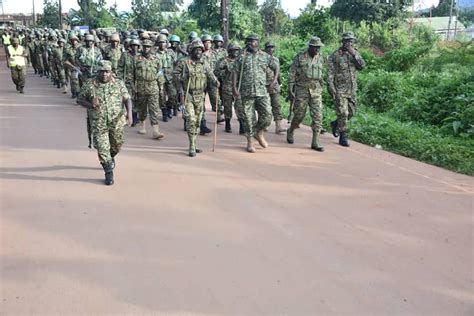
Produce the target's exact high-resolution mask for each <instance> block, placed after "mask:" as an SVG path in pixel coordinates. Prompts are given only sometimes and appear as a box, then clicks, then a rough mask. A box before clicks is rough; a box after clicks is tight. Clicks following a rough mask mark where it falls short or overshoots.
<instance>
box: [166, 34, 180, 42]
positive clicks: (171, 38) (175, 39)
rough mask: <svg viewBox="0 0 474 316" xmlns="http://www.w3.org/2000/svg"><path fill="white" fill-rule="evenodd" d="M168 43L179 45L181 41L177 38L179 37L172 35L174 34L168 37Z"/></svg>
mask: <svg viewBox="0 0 474 316" xmlns="http://www.w3.org/2000/svg"><path fill="white" fill-rule="evenodd" d="M169 41H170V43H171V42H177V43H181V39H180V38H179V36H178V35H174V34H173V35H171V36H170V39H169Z"/></svg>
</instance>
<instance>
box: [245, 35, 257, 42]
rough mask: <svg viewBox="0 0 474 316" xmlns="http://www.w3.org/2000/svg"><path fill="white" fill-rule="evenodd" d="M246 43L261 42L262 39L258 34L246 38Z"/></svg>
mask: <svg viewBox="0 0 474 316" xmlns="http://www.w3.org/2000/svg"><path fill="white" fill-rule="evenodd" d="M245 40H246V41H259V40H260V39H259V38H258V35H257V34H249V35H247V37H246V38H245Z"/></svg>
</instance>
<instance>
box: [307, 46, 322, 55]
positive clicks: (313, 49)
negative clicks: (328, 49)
mask: <svg viewBox="0 0 474 316" xmlns="http://www.w3.org/2000/svg"><path fill="white" fill-rule="evenodd" d="M320 49H321V47H319V46H308V53H309V54H310V55H311V56H314V55H316V54H317V53H318V52H319V50H320Z"/></svg>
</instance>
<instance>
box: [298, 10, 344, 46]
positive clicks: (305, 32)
mask: <svg viewBox="0 0 474 316" xmlns="http://www.w3.org/2000/svg"><path fill="white" fill-rule="evenodd" d="M294 30H295V32H296V33H297V34H298V35H299V36H300V37H301V38H305V39H307V38H310V37H311V36H315V35H316V36H319V37H320V38H321V40H322V41H323V43H330V42H333V41H336V40H337V39H338V38H339V35H338V34H337V31H336V30H337V22H336V20H334V19H332V18H331V15H330V13H329V9H328V8H322V7H318V6H316V5H314V4H310V5H308V6H307V7H306V8H305V9H304V10H303V11H302V12H301V14H300V15H299V16H298V17H297V18H296V19H295V21H294Z"/></svg>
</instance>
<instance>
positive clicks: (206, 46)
mask: <svg viewBox="0 0 474 316" xmlns="http://www.w3.org/2000/svg"><path fill="white" fill-rule="evenodd" d="M203 44H204V50H210V49H211V41H205V42H204V43H203Z"/></svg>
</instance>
